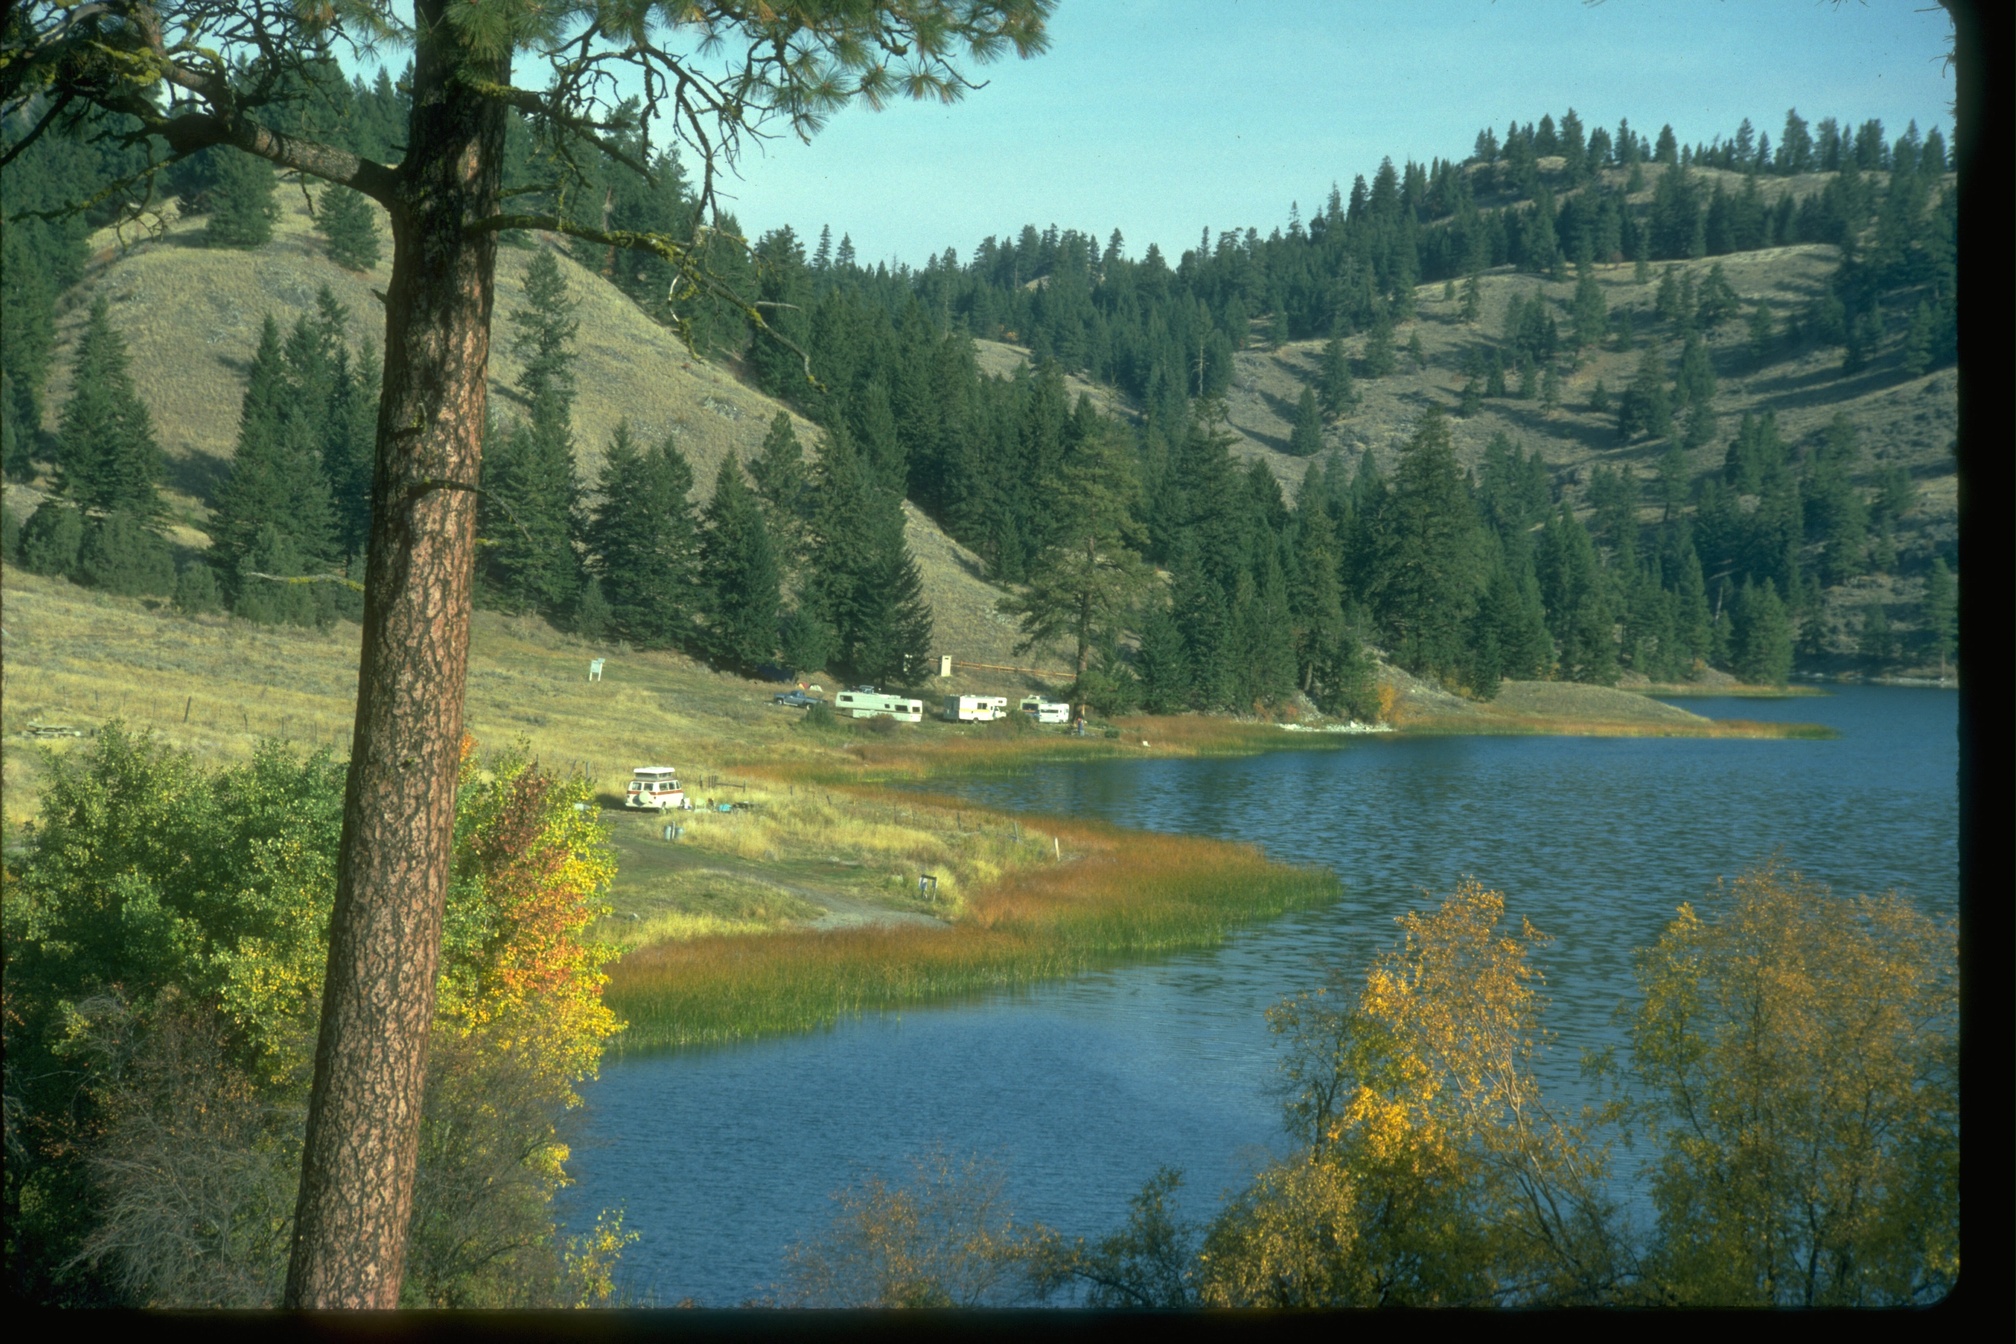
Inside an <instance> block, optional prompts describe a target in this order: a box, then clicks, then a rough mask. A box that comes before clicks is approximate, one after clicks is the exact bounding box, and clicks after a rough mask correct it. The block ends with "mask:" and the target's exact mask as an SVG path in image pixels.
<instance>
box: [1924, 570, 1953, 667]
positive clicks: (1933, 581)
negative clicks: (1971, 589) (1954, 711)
mask: <svg viewBox="0 0 2016 1344" xmlns="http://www.w3.org/2000/svg"><path fill="white" fill-rule="evenodd" d="M1923 622H1924V636H1923V643H1924V653H1925V656H1927V657H1936V658H1937V659H1938V660H1939V675H1940V677H1942V678H1943V677H1945V675H1946V664H1947V662H1948V661H1949V660H1950V659H1951V658H1952V657H1953V654H1954V648H1955V643H1956V639H1957V636H1958V635H1959V633H1960V600H1959V593H1958V592H1957V591H1956V587H1955V584H1954V582H1953V571H1951V570H1949V569H1947V568H1946V560H1945V557H1943V556H1937V555H1935V556H1933V557H1932V567H1931V568H1930V569H1929V570H1927V571H1926V574H1925V599H1924V616H1923Z"/></svg>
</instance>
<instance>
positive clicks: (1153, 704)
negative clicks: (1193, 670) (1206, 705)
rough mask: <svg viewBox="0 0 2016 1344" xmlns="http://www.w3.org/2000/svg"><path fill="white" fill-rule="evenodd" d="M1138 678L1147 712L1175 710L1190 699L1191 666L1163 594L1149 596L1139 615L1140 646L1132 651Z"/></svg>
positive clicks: (1174, 711)
mask: <svg viewBox="0 0 2016 1344" xmlns="http://www.w3.org/2000/svg"><path fill="white" fill-rule="evenodd" d="M1134 667H1135V670H1136V672H1137V673H1138V674H1139V675H1140V678H1141V707H1142V708H1143V709H1145V710H1147V711H1148V712H1149V713H1150V714H1176V713H1180V712H1181V711H1183V710H1185V709H1188V708H1189V707H1190V702H1191V683H1190V667H1189V661H1188V655H1187V654H1186V652H1185V650H1184V641H1183V631H1182V629H1181V628H1180V627H1179V626H1178V625H1177V623H1176V617H1175V615H1174V614H1173V613H1172V612H1171V611H1170V608H1169V604H1168V602H1167V600H1166V599H1165V598H1164V597H1163V595H1162V594H1160V593H1157V594H1156V595H1155V596H1153V597H1152V598H1150V599H1149V602H1148V605H1147V609H1146V612H1145V614H1144V615H1143V616H1142V617H1141V646H1140V648H1139V649H1138V650H1136V652H1135V655H1134Z"/></svg>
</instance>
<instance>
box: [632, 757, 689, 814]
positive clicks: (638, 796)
mask: <svg viewBox="0 0 2016 1344" xmlns="http://www.w3.org/2000/svg"><path fill="white" fill-rule="evenodd" d="M623 806H625V807H650V808H656V809H657V810H658V811H660V812H664V811H667V810H684V809H685V807H686V790H684V789H682V788H680V787H679V772H678V771H676V770H674V769H673V768H672V767H671V766H669V765H640V766H638V767H637V768H636V769H635V770H632V771H631V772H630V787H629V788H627V789H625V790H624V792H623Z"/></svg>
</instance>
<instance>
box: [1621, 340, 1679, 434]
mask: <svg viewBox="0 0 2016 1344" xmlns="http://www.w3.org/2000/svg"><path fill="white" fill-rule="evenodd" d="M1672 432H1673V409H1672V403H1671V402H1670V401H1669V400H1668V399H1667V395H1666V369H1665V361H1664V360H1662V359H1660V358H1659V351H1658V350H1657V349H1656V348H1655V347H1653V346H1649V345H1648V346H1646V347H1645V353H1644V354H1642V355H1641V356H1639V359H1638V372H1637V374H1636V375H1635V376H1634V377H1633V378H1632V379H1631V386H1629V387H1628V388H1626V389H1625V390H1624V394H1623V395H1622V396H1621V397H1619V398H1618V399H1617V437H1618V438H1619V439H1620V440H1622V441H1623V442H1625V443H1629V442H1630V441H1631V440H1633V439H1635V438H1637V437H1638V436H1639V435H1640V434H1646V435H1650V436H1651V437H1653V438H1655V439H1659V438H1664V437H1666V436H1667V435H1668V434H1670V433H1672Z"/></svg>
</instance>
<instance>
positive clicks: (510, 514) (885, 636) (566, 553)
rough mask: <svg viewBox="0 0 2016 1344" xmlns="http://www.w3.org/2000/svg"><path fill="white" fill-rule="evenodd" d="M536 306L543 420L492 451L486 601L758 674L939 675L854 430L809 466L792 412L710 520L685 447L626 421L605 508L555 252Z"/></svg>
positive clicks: (891, 506)
mask: <svg viewBox="0 0 2016 1344" xmlns="http://www.w3.org/2000/svg"><path fill="white" fill-rule="evenodd" d="M523 298H524V301H523V303H522V305H521V306H520V307H518V308H517V309H516V310H514V311H513V312H512V313H511V314H510V321H511V324H512V327H513V329H514V336H513V348H514V351H515V352H516V353H517V354H518V355H519V356H520V358H521V360H522V361H523V372H522V373H521V375H520V378H519V382H518V389H517V390H518V392H519V394H520V396H521V399H522V400H523V402H524V403H525V404H526V405H527V407H528V408H529V414H528V415H527V416H526V417H524V418H523V419H521V420H519V421H516V422H515V423H512V424H510V425H508V426H493V428H492V432H491V435H490V440H489V443H488V444H487V445H486V448H485V453H484V479H483V498H482V503H481V508H480V510H479V527H480V530H481V534H482V538H483V542H484V546H483V551H482V554H483V560H482V563H481V567H480V569H479V572H478V595H479V597H480V598H481V599H482V600H483V601H484V602H486V603H487V604H490V605H494V606H497V607H500V608H503V609H506V610H511V611H530V612H538V613H541V614H544V615H547V616H549V617H552V618H554V619H557V620H559V621H561V622H562V623H565V624H569V625H571V626H572V628H573V629H574V630H575V631H576V632H577V633H579V634H581V635H583V636H586V637H589V638H606V637H617V638H621V639H623V640H626V641H628V642H629V643H631V644H633V645H635V646H637V647H641V648H669V649H679V650H682V651H684V652H686V653H688V654H690V655H692V656H695V657H699V658H704V659H707V660H709V661H712V662H715V663H717V664H720V665H723V666H728V667H734V668H737V669H740V670H743V671H757V670H760V669H763V668H765V667H768V666H771V665H776V664H779V662H780V660H781V662H783V663H788V664H790V665H791V666H793V667H796V668H804V669H814V668H826V667H830V668H832V669H833V670H835V671H837V672H840V673H841V674H843V675H846V676H849V677H852V678H856V679H860V680H864V681H873V682H882V681H889V682H899V683H900V682H906V681H909V680H912V679H917V678H921V677H922V676H923V674H924V668H925V665H926V661H927V659H928V658H929V655H930V652H931V611H930V607H929V605H928V604H927V603H926V602H925V600H924V596H923V580H922V576H921V574H920V572H919V570H918V567H917V563H916V560H915V559H914V558H913V557H912V556H911V554H910V552H909V548H908V545H907V543H906V542H905V540H904V512H903V501H902V495H901V490H900V481H894V480H892V479H890V478H889V477H888V476H887V475H886V474H885V472H884V468H883V464H881V463H878V462H877V461H876V460H874V459H873V458H872V457H871V456H870V454H869V453H867V452H864V451H862V450H861V449H860V448H859V447H858V446H857V445H856V443H855V441H854V439H853V437H852V435H851V434H850V433H849V431H848V428H847V425H846V423H845V421H844V420H835V421H834V422H833V423H832V424H831V425H830V426H829V427H828V429H827V431H826V433H825V435H824V439H823V444H822V448H821V452H820V455H819V459H818V461H817V463H816V464H813V465H810V466H808V465H807V463H806V461H805V453H804V448H803V445H802V444H801V443H800V442H799V440H798V437H797V434H796V431H795V430H794V429H793V428H792V424H791V419H790V417H789V416H788V415H785V414H783V413H781V412H780V413H779V414H778V415H777V417H776V418H775V419H774V420H773V422H772V424H771V426H770V429H769V432H768V434H767V435H766V437H765V440H764V443H763V446H762V449H761V451H760V453H759V454H758V455H757V456H755V457H754V458H752V459H751V460H750V462H749V463H748V466H747V468H746V471H745V468H744V466H743V464H742V463H741V462H739V461H738V460H737V459H736V458H735V457H734V456H733V455H732V454H731V455H730V456H729V457H728V458H727V459H726V460H725V461H723V463H722V464H721V468H720V471H719V472H718V474H717V475H716V477H715V479H714V482H713V486H712V492H711V495H710V496H709V498H708V501H707V503H706V505H705V506H704V508H701V509H699V510H698V511H696V510H695V507H694V505H693V502H692V501H691V499H690V498H689V496H690V495H691V492H692V490H693V485H694V480H693V470H692V467H691V465H690V464H689V463H688V462H687V460H686V458H685V456H684V454H683V453H681V451H680V450H679V446H678V444H677V443H676V442H675V441H674V440H673V439H672V438H671V437H670V436H667V437H666V438H665V439H663V440H661V441H660V442H659V443H657V444H655V445H642V444H639V443H638V442H637V441H636V440H635V438H634V437H633V435H632V432H631V430H630V427H629V424H628V422H627V421H625V422H623V423H621V424H619V425H618V427H617V430H616V433H615V435H614V436H613V438H612V440H611V442H610V444H609V446H608V451H607V453H606V454H605V456H604V458H603V462H602V466H601V470H600V473H599V475H598V477H597V479H596V481H595V483H594V489H593V491H592V495H591V492H588V491H585V490H584V489H583V488H582V485H581V483H580V481H579V480H578V478H577V473H576V465H575V462H576V455H575V446H574V439H573V433H572V430H571V426H570V420H571V408H572V402H573V398H574V393H575V382H574V361H575V354H574V349H573V341H574V335H575V326H576V324H575V321H574V318H573V316H572V314H573V310H574V300H573V299H572V298H571V297H570V295H569V294H568V292H567V288H566V284H565V281H564V278H563V277H562V276H561V274H560V270H559V266H558V264H557V262H556V261H555V260H554V257H553V254H552V253H551V252H548V251H542V252H541V253H540V254H539V255H538V256H537V257H535V258H534V259H533V261H532V263H531V265H530V266H528V268H527V270H526V280H525V288H524V296H523Z"/></svg>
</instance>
